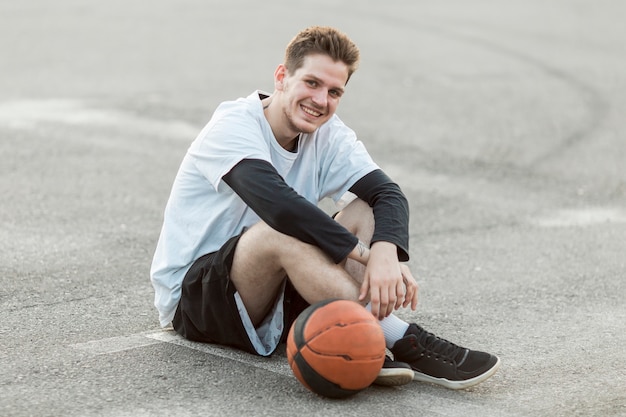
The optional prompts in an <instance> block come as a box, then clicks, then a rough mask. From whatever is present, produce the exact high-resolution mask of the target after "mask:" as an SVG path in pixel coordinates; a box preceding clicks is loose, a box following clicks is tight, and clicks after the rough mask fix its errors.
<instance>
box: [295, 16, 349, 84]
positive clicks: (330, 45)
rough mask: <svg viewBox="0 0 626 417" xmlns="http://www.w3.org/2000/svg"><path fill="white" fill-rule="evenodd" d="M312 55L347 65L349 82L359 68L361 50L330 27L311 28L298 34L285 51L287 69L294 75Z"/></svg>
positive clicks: (346, 37)
mask: <svg viewBox="0 0 626 417" xmlns="http://www.w3.org/2000/svg"><path fill="white" fill-rule="evenodd" d="M311 54H324V55H328V56H329V57H330V58H332V59H333V60H334V61H335V62H337V61H341V62H343V63H344V64H346V65H347V67H348V80H349V79H350V76H351V75H352V74H353V73H354V71H356V69H357V68H358V66H359V48H357V46H356V45H355V44H354V43H353V42H352V41H351V40H350V38H348V36H346V35H345V34H344V33H342V32H340V31H338V30H337V29H334V28H331V27H328V26H311V27H309V28H306V29H304V30H302V31H301V32H300V33H298V34H297V35H296V36H295V37H294V38H293V39H292V40H291V42H289V44H288V45H287V49H286V50H285V67H286V68H287V70H288V71H290V72H291V73H294V72H295V71H297V70H298V68H300V67H301V66H302V65H303V63H304V58H306V57H307V56H308V55H311ZM347 82H348V81H347V80H346V83H347Z"/></svg>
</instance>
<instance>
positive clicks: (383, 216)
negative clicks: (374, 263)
mask: <svg viewBox="0 0 626 417" xmlns="http://www.w3.org/2000/svg"><path fill="white" fill-rule="evenodd" d="M350 192H352V193H354V194H356V196H357V197H359V198H360V199H361V200H363V201H365V202H367V204H369V205H370V207H372V209H373V210H374V221H375V227H374V236H373V237H372V243H374V242H378V241H385V242H391V243H393V244H395V245H396V246H397V247H398V259H399V260H400V261H402V262H405V261H408V260H409V203H408V202H407V199H406V197H405V196H404V194H403V193H402V190H401V189H400V187H399V186H398V184H396V183H395V182H393V181H392V180H391V178H389V177H388V176H387V175H386V174H385V173H384V172H383V171H382V170H380V169H377V170H375V171H372V172H370V173H369V174H367V175H365V176H364V177H363V178H361V179H360V180H358V181H357V182H356V183H355V184H354V185H353V186H352V187H351V188H350Z"/></svg>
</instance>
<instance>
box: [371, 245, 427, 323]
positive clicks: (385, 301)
mask: <svg viewBox="0 0 626 417" xmlns="http://www.w3.org/2000/svg"><path fill="white" fill-rule="evenodd" d="M417 291H418V287H417V282H415V279H414V278H413V275H412V274H411V271H410V270H409V268H408V267H407V266H406V265H404V264H401V263H400V262H399V261H398V255H397V248H396V246H395V245H394V244H392V243H389V242H376V243H374V244H373V245H372V248H371V250H370V254H369V260H368V262H367V265H366V268H365V275H364V277H363V284H362V285H361V292H360V294H359V300H361V301H363V300H365V299H366V298H367V295H368V293H369V295H370V301H371V309H372V314H373V315H374V316H375V317H377V318H378V319H383V318H385V317H387V316H388V315H389V314H391V313H392V312H393V310H395V309H398V308H400V307H407V306H408V305H411V308H412V309H413V310H415V309H416V308H417Z"/></svg>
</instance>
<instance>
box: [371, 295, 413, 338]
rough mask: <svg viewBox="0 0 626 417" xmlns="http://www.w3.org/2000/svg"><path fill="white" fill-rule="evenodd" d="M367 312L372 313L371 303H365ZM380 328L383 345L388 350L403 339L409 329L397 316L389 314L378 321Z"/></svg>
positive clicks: (407, 324)
mask: <svg viewBox="0 0 626 417" xmlns="http://www.w3.org/2000/svg"><path fill="white" fill-rule="evenodd" d="M365 308H366V309H367V311H372V307H371V303H367V305H366V306H365ZM379 323H380V327H382V328H383V334H384V335H385V343H386V345H387V348H388V349H391V348H392V347H393V345H394V343H396V342H397V341H398V340H400V339H402V338H403V337H404V334H405V333H406V330H407V329H408V328H409V323H407V322H405V321H404V320H402V319H400V318H399V317H398V316H395V315H393V314H390V315H389V316H387V317H385V318H384V319H382V320H380V321H379Z"/></svg>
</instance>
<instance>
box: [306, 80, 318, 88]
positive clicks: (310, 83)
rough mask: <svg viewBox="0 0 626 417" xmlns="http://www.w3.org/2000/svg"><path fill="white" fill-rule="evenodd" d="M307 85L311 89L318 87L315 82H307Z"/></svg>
mask: <svg viewBox="0 0 626 417" xmlns="http://www.w3.org/2000/svg"><path fill="white" fill-rule="evenodd" d="M306 83H307V85H308V86H309V87H317V81H314V80H306Z"/></svg>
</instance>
